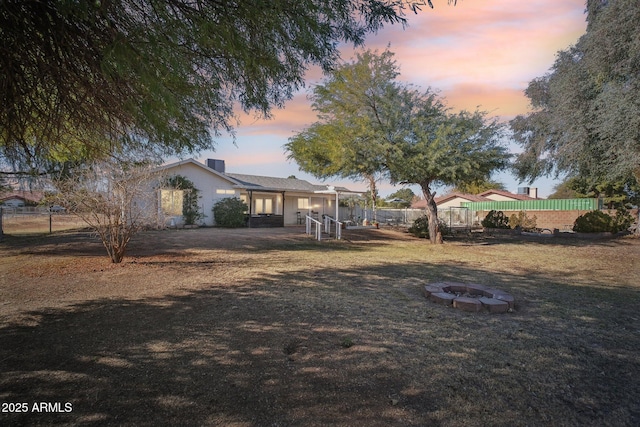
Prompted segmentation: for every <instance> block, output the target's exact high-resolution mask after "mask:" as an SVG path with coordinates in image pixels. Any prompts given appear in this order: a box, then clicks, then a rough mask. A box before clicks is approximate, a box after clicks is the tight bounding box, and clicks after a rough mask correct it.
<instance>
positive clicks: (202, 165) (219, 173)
mask: <svg viewBox="0 0 640 427" xmlns="http://www.w3.org/2000/svg"><path fill="white" fill-rule="evenodd" d="M187 164H192V165H195V166H197V167H199V168H202V169H204V170H206V171H207V172H209V173H211V174H213V175H217V176H219V177H220V178H222V179H225V180H227V181H229V182H231V183H232V184H235V185H239V184H240V183H239V182H238V181H236V180H234V179H233V178H231V177H230V176H229V175H228V174H224V173H222V172H218V171H217V170H215V169H211V168H210V167H209V166H207V165H205V164H204V163H200V162H198V161H196V160H195V159H186V160H181V161H179V162H175V163H168V164H166V165H162V166H158V167H157V168H156V170H158V171H161V170H165V169H171V168H175V167H178V166H182V165H187Z"/></svg>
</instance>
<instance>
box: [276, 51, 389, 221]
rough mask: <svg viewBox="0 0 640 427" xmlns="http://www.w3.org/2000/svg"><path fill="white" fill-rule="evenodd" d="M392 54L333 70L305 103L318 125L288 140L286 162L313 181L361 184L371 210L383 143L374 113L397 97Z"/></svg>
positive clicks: (366, 55) (369, 55)
mask: <svg viewBox="0 0 640 427" xmlns="http://www.w3.org/2000/svg"><path fill="white" fill-rule="evenodd" d="M397 76H398V69H397V66H396V64H395V62H394V60H393V53H392V52H390V51H389V50H385V51H384V52H383V53H381V54H378V53H377V52H372V51H369V50H367V51H364V52H360V53H357V54H356V59H355V60H354V61H353V62H350V63H344V64H341V65H339V66H338V67H336V68H335V70H334V71H333V72H332V73H330V74H329V76H328V77H327V79H326V80H325V82H324V83H323V84H321V85H318V86H316V87H315V88H314V90H313V94H312V96H311V100H312V102H313V104H312V107H313V109H314V110H315V111H316V112H317V114H318V118H319V121H317V122H315V123H313V124H312V125H311V126H310V127H309V128H307V129H305V130H303V131H302V132H300V133H298V134H297V135H295V136H294V137H292V138H290V139H289V142H288V143H287V144H286V145H285V148H286V150H287V151H288V153H289V158H290V159H293V160H295V161H296V162H297V163H298V166H299V167H300V169H301V170H303V171H306V172H308V173H311V174H313V175H314V176H316V177H318V178H322V179H324V178H329V177H340V178H346V179H356V180H364V181H366V182H367V184H368V185H369V190H370V192H369V194H370V195H371V196H372V202H373V207H374V210H375V206H376V202H377V188H376V187H377V182H378V181H379V180H380V179H382V177H383V175H384V162H385V159H384V153H383V151H381V150H380V146H381V144H382V143H383V141H384V140H385V138H386V135H385V129H386V128H385V126H380V120H381V116H380V114H379V113H380V110H381V109H382V108H384V107H383V105H384V104H385V103H387V102H388V101H389V99H390V98H392V97H393V94H394V93H396V92H397V85H396V83H395V78H396V77H397Z"/></svg>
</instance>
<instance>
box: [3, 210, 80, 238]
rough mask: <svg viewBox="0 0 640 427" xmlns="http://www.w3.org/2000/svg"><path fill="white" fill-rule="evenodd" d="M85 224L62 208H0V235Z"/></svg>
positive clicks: (52, 230) (59, 228)
mask: <svg viewBox="0 0 640 427" xmlns="http://www.w3.org/2000/svg"><path fill="white" fill-rule="evenodd" d="M86 226H87V224H86V223H85V222H84V221H82V220H81V219H80V218H78V217H76V216H75V215H71V214H68V213H66V212H65V211H64V209H62V208H57V207H55V206H54V207H52V208H46V207H41V206H38V207H3V208H0V237H1V236H2V235H3V234H9V235H16V234H44V233H53V232H56V231H65V230H74V229H79V228H85V227H86Z"/></svg>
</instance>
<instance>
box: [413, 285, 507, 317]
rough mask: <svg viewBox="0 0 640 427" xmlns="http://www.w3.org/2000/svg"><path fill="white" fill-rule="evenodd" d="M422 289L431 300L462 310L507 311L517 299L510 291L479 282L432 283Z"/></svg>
mask: <svg viewBox="0 0 640 427" xmlns="http://www.w3.org/2000/svg"><path fill="white" fill-rule="evenodd" d="M422 291H423V293H424V296H425V297H427V298H428V299H429V300H430V301H433V302H435V303H437V304H443V305H452V306H453V307H454V308H457V309H459V310H462V311H470V312H479V311H482V310H485V311H488V312H489V313H506V312H508V311H511V310H513V308H514V306H515V299H514V298H513V297H512V296H511V295H509V294H508V293H506V292H504V291H501V290H499V289H492V288H488V287H486V286H484V285H480V284H477V283H468V284H465V283H457V282H437V283H430V284H428V285H425V286H424V288H423V289H422Z"/></svg>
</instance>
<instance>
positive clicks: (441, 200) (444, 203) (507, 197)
mask: <svg viewBox="0 0 640 427" xmlns="http://www.w3.org/2000/svg"><path fill="white" fill-rule="evenodd" d="M525 188H528V187H525ZM531 190H533V193H534V194H537V191H535V189H531ZM534 199H535V197H531V196H528V195H526V194H514V193H510V192H508V191H503V190H487V191H484V192H482V193H480V194H465V193H457V192H454V193H449V194H446V195H444V196H440V197H436V205H437V206H438V209H447V208H459V207H462V206H463V203H467V202H499V201H512V200H514V201H515V200H534ZM426 207H427V202H426V201H425V200H419V201H417V202H415V203H413V204H412V205H411V208H412V209H426Z"/></svg>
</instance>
